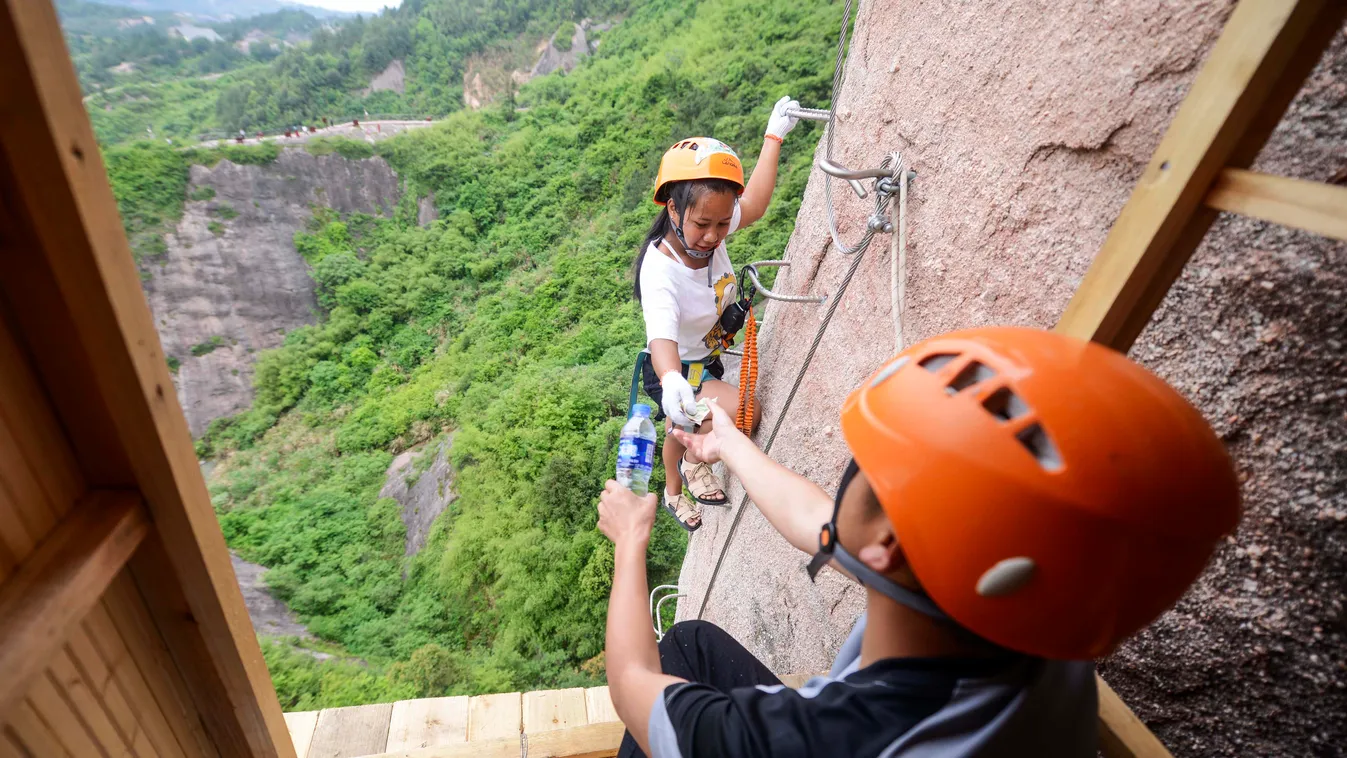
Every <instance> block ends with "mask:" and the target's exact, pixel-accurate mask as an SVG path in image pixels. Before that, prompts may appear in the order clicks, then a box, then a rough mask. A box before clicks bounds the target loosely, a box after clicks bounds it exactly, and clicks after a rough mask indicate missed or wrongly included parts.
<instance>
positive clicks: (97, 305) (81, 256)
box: [0, 0, 293, 758]
mask: <svg viewBox="0 0 1347 758" xmlns="http://www.w3.org/2000/svg"><path fill="white" fill-rule="evenodd" d="M0 102H3V103H4V107H5V108H6V112H8V113H22V114H24V117H23V118H21V119H20V118H10V119H2V120H0V156H2V157H0V182H3V183H4V184H5V193H4V204H5V206H6V210H7V214H6V222H5V228H4V236H5V238H6V243H7V244H14V245H17V246H19V247H20V248H21V249H23V250H24V251H25V254H23V255H4V256H0V298H2V299H3V300H4V301H5V306H6V309H7V313H8V314H10V315H11V316H12V318H13V322H12V323H13V324H15V325H16V326H17V327H18V332H19V334H18V338H19V341H20V343H21V345H22V347H23V349H24V350H25V351H26V352H27V354H28V355H29V356H30V360H31V362H32V364H33V366H34V367H35V368H36V369H37V374H38V376H39V379H40V381H41V384H42V385H43V386H44V388H45V389H46V391H47V394H48V396H49V397H50V398H51V399H52V401H53V403H54V405H55V410H56V412H57V416H58V418H59V419H60V422H61V425H62V427H63V429H64V430H65V432H66V436H67V437H68V438H69V440H70V442H71V445H72V447H73V449H74V451H75V457H76V460H77V461H78V463H79V465H80V467H81V469H83V470H84V471H85V473H86V475H87V478H88V481H89V483H90V485H91V486H97V487H111V486H128V485H129V486H134V487H136V488H138V489H139V490H140V491H141V492H142V493H143V495H144V498H145V501H146V503H147V506H148V509H149V511H150V514H151V516H152V518H153V520H154V523H155V528H156V531H157V532H158V533H160V534H161V535H162V537H163V539H162V540H161V542H162V545H163V546H164V553H165V555H166V557H167V564H168V568H169V569H170V571H169V572H168V573H167V574H165V575H161V576H151V577H146V576H141V575H140V568H139V567H140V565H141V564H140V562H139V561H136V563H135V564H134V566H133V570H134V571H135V572H136V573H137V575H138V579H140V580H141V590H142V591H144V592H146V593H147V595H149V596H151V597H147V598H146V600H148V601H150V603H149V604H150V606H151V608H152V609H156V610H154V613H155V614H156V616H155V617H156V619H158V620H160V621H162V620H163V619H164V618H165V616H164V615H163V614H164V613H165V612H167V611H169V610H171V609H178V608H181V607H185V608H187V610H188V611H189V614H188V617H187V619H188V620H187V621H186V622H184V623H182V624H179V625H178V627H177V628H175V629H173V632H172V633H171V634H164V635H163V640H164V642H165V643H166V644H167V645H168V646H169V648H170V649H171V651H172V654H173V659H174V660H175V661H176V662H177V663H178V665H179V666H182V667H183V668H184V669H185V670H187V671H189V673H188V674H187V676H186V677H185V678H184V681H185V682H186V684H187V685H188V687H189V689H190V692H191V694H192V702H193V704H194V709H195V710H196V712H197V713H199V714H200V716H201V718H202V719H203V720H204V722H205V723H206V724H207V728H208V729H209V730H210V732H211V733H210V738H211V742H212V743H214V744H215V745H217V746H218V747H219V749H220V750H222V751H226V752H229V753H231V754H246V755H252V756H258V757H259V758H271V757H272V756H283V757H284V756H290V755H292V751H293V744H292V743H291V741H290V738H289V734H288V732H287V731H286V727H285V720H284V717H283V716H282V714H281V709H280V704H279V702H278V701H277V700H276V697H275V690H274V688H273V686H272V684H271V679H270V677H269V676H268V674H267V671H266V665H265V662H264V661H263V659H262V654H261V649H260V647H259V646H258V643H257V639H256V636H255V634H254V632H253V628H252V624H251V622H250V620H249V618H248V614H247V611H246V609H245V608H244V605H243V599H242V594H241V592H240V590H239V588H238V585H237V583H236V581H235V577H234V574H233V570H232V568H231V567H230V562H229V555H228V552H227V550H226V549H225V545H224V539H223V536H222V535H221V533H220V528H219V524H218V523H217V521H216V519H215V514H214V511H213V509H212V507H211V504H210V497H209V494H208V493H207V491H206V487H205V482H204V480H203V479H202V476H201V471H200V469H199V467H198V464H197V461H196V457H195V454H194V451H193V446H192V440H191V436H190V434H189V433H188V430H187V425H186V421H185V419H184V418H183V416H182V411H181V409H180V408H179V406H178V403H177V397H176V395H175V393H174V392H173V391H172V382H171V376H170V375H169V373H168V368H167V365H166V363H165V360H164V356H163V351H162V348H161V346H160V343H159V338H158V335H157V333H156V332H155V329H154V325H153V322H152V320H151V316H150V312H149V308H148V306H147V304H146V301H145V296H144V293H143V291H142V290H141V285H140V281H139V275H138V272H137V270H136V267H135V264H134V262H133V260H132V257H131V253H130V248H129V247H128V245H127V242H126V238H125V235H124V233H123V232H122V228H121V221H120V218H119V216H118V213H117V207H116V203H115V200H114V198H113V196H112V192H111V189H110V188H109V187H108V184H107V178H106V172H105V169H104V166H103V162H102V158H101V156H100V155H99V152H98V146H97V142H96V140H95V139H94V135H93V131H92V129H91V128H90V125H89V121H88V117H87V115H86V114H85V112H84V109H83V105H82V103H81V93H80V89H79V84H78V82H77V80H76V77H75V73H74V69H73V67H72V65H71V62H70V59H69V54H68V51H67V50H66V47H65V42H64V39H63V38H62V34H61V29H60V25H59V23H58V21H57V17H56V13H55V10H54V8H53V7H52V5H51V4H50V3H46V2H32V1H31V0H0ZM169 585H175V589H172V590H171V596H170V597H168V598H167V599H163V600H162V601H161V600H160V599H159V598H157V597H152V596H154V595H157V594H158V593H159V592H160V591H169V590H168V589H166V588H168V587H169ZM184 633H187V634H190V635H193V636H190V637H185V636H183V634H184ZM206 671H209V672H210V675H209V676H202V675H201V672H206Z"/></svg>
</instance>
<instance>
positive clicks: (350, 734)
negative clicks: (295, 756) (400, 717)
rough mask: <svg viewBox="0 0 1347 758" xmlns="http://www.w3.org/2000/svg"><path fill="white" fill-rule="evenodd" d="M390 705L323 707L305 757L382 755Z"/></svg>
mask: <svg viewBox="0 0 1347 758" xmlns="http://www.w3.org/2000/svg"><path fill="white" fill-rule="evenodd" d="M392 715H393V704H392V703H381V704H379V705H357V706H352V707H349V708H324V709H323V710H322V711H321V712H320V713H319V714H318V725H317V727H316V728H315V729H314V732H313V742H312V743H310V744H309V756H308V758H357V756H364V755H374V754H375V753H382V752H384V747H385V746H387V745H388V721H389V719H390V718H391V717H392Z"/></svg>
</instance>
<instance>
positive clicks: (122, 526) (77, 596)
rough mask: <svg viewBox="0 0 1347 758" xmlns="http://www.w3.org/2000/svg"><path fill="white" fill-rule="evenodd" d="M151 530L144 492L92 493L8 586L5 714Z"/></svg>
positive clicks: (2, 649)
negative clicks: (144, 502) (142, 494)
mask: <svg viewBox="0 0 1347 758" xmlns="http://www.w3.org/2000/svg"><path fill="white" fill-rule="evenodd" d="M148 531H149V522H148V520H147V519H146V516H145V508H144V507H143V505H142V504H141V500H140V496H139V495H138V494H136V493H134V492H117V491H108V490H102V491H94V492H90V493H89V494H88V495H86V496H85V497H84V498H83V500H82V501H81V502H80V504H79V505H78V506H76V508H75V510H73V511H71V513H70V515H69V516H68V517H67V518H66V519H65V520H64V521H63V522H62V523H61V524H60V525H59V526H58V527H57V528H56V530H55V531H53V532H52V533H51V534H50V535H49V536H48V537H47V538H46V539H45V540H43V542H42V544H40V545H39V546H38V548H37V550H36V551H35V552H34V553H33V554H32V555H31V556H29V557H28V559H27V560H25V561H24V562H23V563H22V564H21V565H20V566H19V568H18V571H16V572H15V573H14V575H13V576H11V577H10V578H9V579H8V581H6V582H5V583H4V585H3V586H0V682H4V687H3V688H0V713H8V712H9V709H10V706H12V705H13V704H14V703H15V701H17V700H19V699H20V698H22V697H23V696H24V693H26V692H27V691H28V686H29V684H30V683H31V682H32V680H33V679H34V678H35V677H36V676H38V675H39V674H40V673H41V672H42V671H43V670H44V669H46V668H47V666H48V665H49V664H50V663H51V661H52V658H53V657H54V656H55V655H56V653H57V651H58V650H59V649H60V648H61V646H62V645H64V644H65V641H66V639H67V638H68V637H69V636H70V633H71V631H72V630H73V628H74V627H75V626H76V625H77V624H79V622H80V621H81V620H82V619H83V618H84V617H85V616H86V615H88V614H89V612H90V611H91V610H93V607H94V605H95V604H96V603H97V602H98V600H99V598H100V597H102V595H103V592H104V590H106V589H107V587H108V585H109V584H111V583H112V580H113V578H114V577H115V576H116V575H117V573H118V572H120V571H121V570H122V567H123V566H124V565H126V562H127V560H128V559H129V558H130V557H131V554H132V553H133V552H135V550H136V548H137V547H138V546H139V545H140V543H141V541H142V540H143V539H144V538H145V534H146V533H147V532H148Z"/></svg>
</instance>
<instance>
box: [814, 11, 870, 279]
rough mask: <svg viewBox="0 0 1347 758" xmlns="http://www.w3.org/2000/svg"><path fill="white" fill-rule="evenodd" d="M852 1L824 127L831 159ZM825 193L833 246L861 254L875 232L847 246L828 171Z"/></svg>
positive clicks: (839, 45) (845, 18)
mask: <svg viewBox="0 0 1347 758" xmlns="http://www.w3.org/2000/svg"><path fill="white" fill-rule="evenodd" d="M851 3H852V0H847V3H846V6H845V7H844V8H843V10H842V30H841V32H840V33H838V35H837V62H836V63H835V64H834V67H833V100H832V103H831V104H830V105H829V107H828V126H827V128H826V129H824V137H825V139H826V142H825V143H824V145H825V147H824V155H825V157H827V159H828V160H829V161H831V160H832V159H833V133H834V132H836V131H837V107H838V103H840V102H841V100H842V84H843V79H844V78H845V77H844V76H843V74H844V72H845V71H846V67H847V27H848V26H850V24H851ZM823 195H824V198H825V202H826V204H827V206H828V234H830V235H831V236H832V238H833V246H834V247H836V248H837V251H838V252H839V253H841V254H842V255H859V254H860V253H863V252H865V248H866V246H868V245H869V244H870V238H871V237H873V236H874V235H873V234H871V233H869V232H867V233H866V235H865V236H864V237H862V238H861V242H860V243H859V244H857V245H856V246H855V247H847V244H846V243H845V242H843V241H842V235H841V233H840V232H838V231H837V217H836V216H835V215H834V214H833V178H832V176H831V175H829V174H826V173H825V174H824V176H823Z"/></svg>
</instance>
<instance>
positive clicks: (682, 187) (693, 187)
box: [632, 179, 739, 303]
mask: <svg viewBox="0 0 1347 758" xmlns="http://www.w3.org/2000/svg"><path fill="white" fill-rule="evenodd" d="M738 191H739V185H737V184H735V183H734V182H731V181H728V180H725V179H690V180H688V181H683V182H670V183H669V184H668V185H667V187H666V189H665V190H664V195H665V197H666V199H667V200H668V202H669V205H672V206H673V207H674V210H676V211H678V217H679V218H681V219H684V220H685V221H686V220H687V211H688V209H689V208H692V207H693V206H695V205H697V203H699V202H701V200H702V198H703V197H705V196H706V195H708V194H711V193H715V194H720V193H722V192H738ZM671 229H673V218H672V217H671V216H669V207H668V205H666V206H665V207H663V208H660V209H659V215H658V216H655V221H654V222H653V223H651V224H650V231H648V232H646V233H645V239H642V240H641V246H640V247H639V248H637V249H636V265H635V267H634V269H633V270H634V271H635V276H634V277H633V278H634V279H635V282H634V284H633V287H632V294H633V295H634V296H635V297H636V302H638V303H639V302H641V264H642V263H643V262H645V252H646V251H647V250H649V249H650V246H651V245H652V244H654V243H656V242H658V241H660V240H661V239H664V236H665V235H667V234H668V233H669V230H671Z"/></svg>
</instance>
